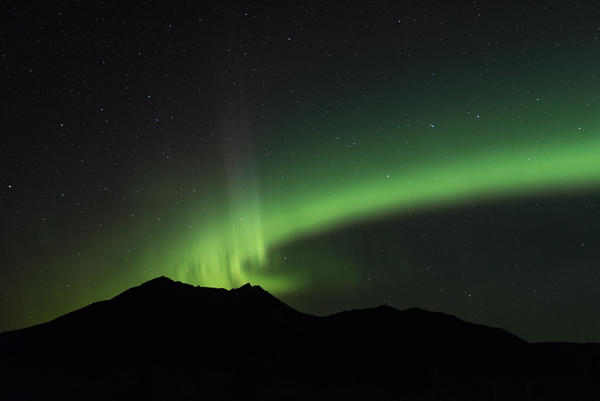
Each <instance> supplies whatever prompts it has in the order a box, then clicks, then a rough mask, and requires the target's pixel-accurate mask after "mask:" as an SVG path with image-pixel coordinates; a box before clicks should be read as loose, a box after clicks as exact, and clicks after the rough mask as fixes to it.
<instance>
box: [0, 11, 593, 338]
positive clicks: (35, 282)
mask: <svg viewBox="0 0 600 401" xmlns="http://www.w3.org/2000/svg"><path fill="white" fill-rule="evenodd" d="M151 3H154V2H151ZM155 3H156V4H153V5H151V6H150V5H145V6H144V7H142V6H139V5H135V4H134V3H132V4H130V3H128V2H110V3H108V2H106V4H105V3H102V2H89V3H88V4H86V5H85V6H83V5H80V4H78V2H67V3H66V4H64V5H61V6H56V5H53V4H51V3H47V2H40V3H39V4H36V5H26V4H21V3H17V2H8V3H6V4H3V5H2V9H3V12H2V26H3V28H2V31H3V37H4V42H5V43H10V45H8V46H7V47H6V49H5V50H3V54H2V59H1V63H2V67H3V72H4V74H3V75H4V78H3V80H4V81H5V83H4V85H3V87H5V88H7V90H6V91H4V93H3V98H2V100H3V102H2V104H3V105H4V106H3V112H2V117H1V120H0V129H1V132H2V136H3V138H4V144H3V146H2V149H3V150H2V153H3V158H2V159H3V160H2V171H3V180H2V189H1V194H2V203H1V208H0V213H1V214H0V217H1V220H0V223H1V225H2V245H1V248H0V249H1V251H2V255H3V256H2V260H1V263H2V266H1V268H0V283H1V284H0V310H1V311H2V312H1V315H0V331H3V330H9V329H16V328H20V327H25V326H29V325H31V324H36V323H41V322H43V321H46V320H49V319H52V318H54V317H57V316H59V315H61V314H64V313H66V312H69V311H71V310H74V309H76V308H79V307H81V306H83V305H87V304H89V303H91V302H95V301H99V300H102V299H107V298H111V297H113V296H115V295H116V294H118V293H119V292H120V291H123V290H125V289H127V288H129V287H131V286H134V285H138V284H140V283H142V282H144V281H147V280H150V279H152V278H154V277H156V276H160V275H165V276H168V277H171V278H173V279H175V280H180V281H183V282H186V283H190V284H194V285H202V286H211V287H226V288H232V287H238V286H240V285H243V284H245V283H246V282H251V283H252V284H253V285H261V286H262V287H263V288H265V289H266V290H268V291H270V292H271V293H273V294H274V295H276V296H277V297H279V298H280V299H282V300H283V301H284V302H287V303H289V304H290V305H291V306H293V307H295V308H297V309H299V310H301V311H303V312H307V313H318V314H327V313H334V312H337V311H340V310H344V309H350V308H364V307H371V306H376V305H379V304H381V303H387V304H390V305H391V306H394V307H396V308H398V309H406V308H409V307H413V306H418V307H421V308H423V309H428V310H439V311H442V312H445V313H450V314H453V315H456V316H458V317H460V318H462V319H465V320H469V321H472V322H475V323H481V324H486V325H490V326H497V327H502V328H504V329H506V330H509V331H511V332H512V333H514V334H516V335H518V336H520V337H522V338H524V339H525V340H527V341H600V334H599V333H600V291H598V287H599V285H600V250H599V249H600V247H599V240H600V231H599V230H598V229H597V227H598V224H599V223H600V212H599V211H598V209H599V208H600V203H599V200H600V192H599V191H598V188H599V185H600V98H599V97H598V93H600V91H599V90H600V85H599V83H598V79H600V41H599V40H598V36H600V24H599V22H598V21H600V18H597V17H599V15H598V14H599V13H598V10H597V9H596V8H593V7H583V6H580V5H574V4H569V5H565V6H559V5H549V6H547V7H542V6H540V7H536V6H521V5H518V4H515V5H513V4H506V3H489V4H486V5H480V4H478V3H476V2H473V3H472V4H470V3H469V4H466V3H465V5H464V6H461V7H460V8H456V9H455V8H452V7H451V6H448V5H445V4H444V5H441V4H440V3H437V2H426V3H422V4H418V5H407V4H403V5H398V4H396V3H395V2H381V3H379V2H378V3H377V4H373V5H369V6H367V5H364V4H363V3H359V2H351V3H348V2H300V3H294V4H281V5H277V6H267V5H261V4H250V3H245V2H237V1H236V2H233V3H231V4H228V5H223V4H217V3H215V4H212V3H210V2H206V3H203V4H196V3H195V2H181V3H180V4H179V5H178V6H168V5H166V4H161V3H160V2H155Z"/></svg>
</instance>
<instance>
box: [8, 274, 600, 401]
mask: <svg viewBox="0 0 600 401" xmlns="http://www.w3.org/2000/svg"><path fill="white" fill-rule="evenodd" d="M597 345H598V344H591V345H589V346H588V347H577V346H573V345H571V346H567V345H564V344H563V345H557V344H542V345H540V344H529V343H527V342H525V341H523V340H521V339H519V338H518V337H516V336H514V335H512V334H510V333H508V332H506V331H504V330H501V329H495V328H490V327H486V326H482V325H475V324H472V323H468V322H464V321H462V320H460V319H458V318H456V317H453V316H449V315H445V314H442V313H436V312H427V311H424V310H420V309H417V308H413V309H409V310H405V311H399V310H396V309H394V308H391V307H389V306H380V307H377V308H372V309H365V310H354V311H349V312H342V313H338V314H335V315H331V316H328V317H325V318H323V317H316V316H311V315H306V314H303V313H301V312H298V311H296V310H295V309H293V308H291V307H289V306H287V305H286V304H284V303H282V302H281V301H279V300H278V299H277V298H275V297H273V296H272V295H271V294H269V293H268V292H266V291H264V290H263V289H262V288H260V287H258V286H251V285H249V284H247V285H245V286H243V287H241V288H238V289H233V290H229V291H228V290H224V289H215V288H202V287H193V286H191V285H187V284H182V283H179V282H173V281H171V280H170V279H168V278H165V277H160V278H157V279H154V280H151V281H149V282H147V283H144V284H142V285H140V286H138V287H134V288H131V289H129V290H127V291H125V292H123V293H122V294H120V295H118V296H116V297H115V298H113V299H111V300H109V301H102V302H97V303H94V304H92V305H89V306H88V307H85V308H82V309H80V310H77V311H75V312H72V313H69V314H67V315H64V316H62V317H60V318H58V319H55V320H53V321H51V322H48V323H45V324H42V325H38V326H34V327H31V328H27V329H22V330H17V331H13V332H6V333H0V374H1V375H2V376H1V378H2V380H1V381H0V396H2V395H5V396H7V397H4V398H7V399H10V398H27V399H48V398H53V397H54V398H57V399H58V398H61V399H65V398H67V399H68V398H74V399H75V398H86V399H93V398H94V397H96V398H97V399H131V398H140V397H141V396H143V397H144V398H146V399H164V398H174V397H173V396H174V395H175V396H176V397H175V398H177V397H180V398H182V399H196V398H202V399H229V398H233V397H235V398H240V397H244V398H245V399H248V398H253V397H254V398H257V399H364V398H365V397H367V398H373V397H374V396H375V398H390V399H397V398H402V397H412V398H413V399H436V398H443V399H454V398H456V399H481V398H482V397H485V398H486V399H506V398H507V397H511V398H516V399H532V400H533V399H561V398H564V396H569V397H576V398H578V399H594V398H593V397H597V396H598V395H599V394H600V391H599V389H598V384H597V383H598V382H600V380H595V379H600V376H599V372H600V364H599V363H598V359H596V357H597V356H600V352H598V351H599V348H598V347H597ZM589 397H592V398H589ZM0 398H2V397H0Z"/></svg>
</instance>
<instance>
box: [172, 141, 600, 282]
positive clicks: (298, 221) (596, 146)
mask: <svg viewBox="0 0 600 401" xmlns="http://www.w3.org/2000/svg"><path fill="white" fill-rule="evenodd" d="M599 155H600V140H598V139H594V140H591V141H589V140H588V141H583V140H582V141H580V142H575V143H570V144H568V145H561V144H555V145H554V146H545V147H535V146H529V147H525V148H524V149H521V148H516V149H510V148H507V149H503V150H497V151H495V152H487V153H478V154H474V155H472V156H468V157H463V158H462V159H459V160H454V161H450V162H448V161H447V160H448V158H447V157H443V155H442V156H441V157H440V158H439V161H438V162H431V161H430V160H431V158H430V159H428V160H429V162H428V164H427V165H426V166H425V167H423V166H419V167H417V168H412V169H406V168H403V167H401V166H400V164H401V161H400V160H399V161H398V166H397V167H393V164H390V160H386V161H385V163H384V162H379V163H377V162H376V161H374V162H373V165H372V166H371V167H370V169H369V172H370V173H372V175H371V176H366V177H362V179H360V180H357V179H352V180H351V179H343V178H342V179H339V181H335V180H331V179H329V180H328V179H327V178H326V177H324V175H321V176H319V175H317V176H315V177H312V180H311V182H310V187H309V188H305V189H302V186H295V187H290V188H289V189H285V188H282V187H278V186H274V187H272V188H267V189H268V190H270V192H269V193H270V194H271V196H270V197H269V196H266V197H265V198H264V199H263V203H262V207H261V205H260V203H259V200H258V195H257V193H256V190H255V188H254V186H253V185H250V186H247V188H246V190H245V193H244V192H243V191H242V192H238V193H236V194H235V196H234V197H233V198H234V199H233V200H231V201H230V207H229V209H228V210H227V211H226V212H225V213H221V214H218V213H214V214H213V218H212V219H211V220H210V222H204V223H203V224H201V225H200V226H201V227H202V228H201V229H200V230H198V231H196V232H193V233H191V234H192V235H190V236H189V237H188V240H187V241H182V242H181V246H180V247H179V248H178V249H177V250H176V251H175V252H174V253H175V254H176V255H178V256H173V257H172V258H171V259H170V262H171V266H172V268H173V269H174V271H175V275H174V276H175V278H176V279H178V280H181V281H184V282H190V283H197V284H201V285H208V286H215V287H225V288H231V287H236V286H239V285H241V284H244V283H246V282H252V283H253V284H259V285H262V286H264V287H265V288H267V289H268V290H269V291H272V292H274V293H276V294H277V293H282V292H286V291H290V290H292V289H293V288H295V287H298V286H302V285H304V284H306V282H307V281H309V280H310V277H307V276H301V275H300V274H301V273H302V272H294V274H295V276H293V277H292V276H290V275H289V274H287V275H286V274H282V273H281V272H280V273H279V274H278V275H276V276H275V275H272V274H270V270H272V268H274V267H277V266H279V264H280V261H273V260H269V259H268V258H267V255H268V254H269V252H270V251H272V250H274V249H276V248H277V247H278V246H280V245H282V244H283V243H285V242H286V241H290V240H293V239H294V238H297V237H298V236H300V235H311V234H314V233H317V232H319V231H322V230H325V229H327V228H331V227H337V226H343V225H346V224H352V223H356V222H358V221H361V220H367V219H373V218H378V217H382V216H384V215H386V214H388V213H401V212H405V211H408V210H415V209H426V208H431V207H435V206H440V205H453V204H460V203H464V202H472V201H486V200H492V199H499V198H510V197H519V196H521V197H522V196H528V195H533V194H539V193H543V192H545V191H556V190H562V191H573V190H580V189H582V187H592V186H595V185H597V184H598V183H599V182H600V157H599ZM390 166H392V168H390ZM265 192H266V191H265ZM230 196H231V195H230ZM221 212H222V211H221Z"/></svg>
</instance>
